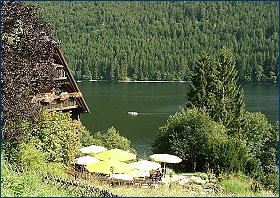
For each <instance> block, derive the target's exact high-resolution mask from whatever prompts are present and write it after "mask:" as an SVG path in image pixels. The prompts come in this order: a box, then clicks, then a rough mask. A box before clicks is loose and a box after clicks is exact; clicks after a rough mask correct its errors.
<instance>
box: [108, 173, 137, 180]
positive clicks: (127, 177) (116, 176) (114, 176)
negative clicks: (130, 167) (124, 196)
mask: <svg viewBox="0 0 280 198" xmlns="http://www.w3.org/2000/svg"><path fill="white" fill-rule="evenodd" d="M111 178H113V179H121V180H127V181H132V180H133V177H131V176H130V175H127V174H122V173H119V174H114V175H113V176H112V177H111Z"/></svg>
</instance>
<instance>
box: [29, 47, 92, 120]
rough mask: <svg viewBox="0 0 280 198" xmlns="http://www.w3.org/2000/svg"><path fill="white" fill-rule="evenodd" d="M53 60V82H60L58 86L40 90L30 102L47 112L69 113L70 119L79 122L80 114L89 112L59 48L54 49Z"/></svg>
mask: <svg viewBox="0 0 280 198" xmlns="http://www.w3.org/2000/svg"><path fill="white" fill-rule="evenodd" d="M54 59H55V61H54V63H53V67H55V69H56V70H57V77H56V78H55V80H56V81H60V82H61V83H60V86H59V87H51V88H50V89H49V90H42V91H41V92H40V93H37V94H36V96H34V97H33V99H32V100H33V102H38V103H40V104H41V105H43V106H44V107H45V108H46V109H47V110H49V111H67V112H71V116H72V119H74V120H78V121H80V114H81V113H90V110H89V108H88V106H87V104H86V102H85V99H84V97H83V95H82V93H81V91H80V90H79V87H78V85H77V83H76V81H75V80H74V78H73V76H72V74H71V73H70V70H69V67H68V65H67V63H66V61H65V59H64V57H63V55H62V53H61V51H60V49H59V48H56V49H55V53H54Z"/></svg>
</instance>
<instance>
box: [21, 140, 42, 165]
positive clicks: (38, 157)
mask: <svg viewBox="0 0 280 198" xmlns="http://www.w3.org/2000/svg"><path fill="white" fill-rule="evenodd" d="M19 162H20V163H19V164H18V168H20V169H21V168H23V169H24V170H39V169H41V168H43V167H44V166H45V163H46V162H45V154H44V153H43V152H42V151H40V150H38V149H36V148H35V147H34V143H33V142H32V141H31V142H29V143H27V144H25V143H23V144H22V145H20V151H19Z"/></svg>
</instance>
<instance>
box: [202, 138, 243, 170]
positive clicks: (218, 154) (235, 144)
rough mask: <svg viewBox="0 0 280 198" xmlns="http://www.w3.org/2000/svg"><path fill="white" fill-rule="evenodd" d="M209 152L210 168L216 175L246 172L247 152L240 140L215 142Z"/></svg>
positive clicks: (211, 144)
mask: <svg viewBox="0 0 280 198" xmlns="http://www.w3.org/2000/svg"><path fill="white" fill-rule="evenodd" d="M208 149H209V150H208V151H207V156H208V163H209V167H210V168H211V169H212V170H213V171H214V172H215V173H216V174H220V173H221V172H239V171H244V169H245V164H246V161H247V150H246V147H245V145H244V144H243V143H241V142H240V141H238V140H234V139H229V140H226V141H213V142H211V143H210V146H209V148H208Z"/></svg>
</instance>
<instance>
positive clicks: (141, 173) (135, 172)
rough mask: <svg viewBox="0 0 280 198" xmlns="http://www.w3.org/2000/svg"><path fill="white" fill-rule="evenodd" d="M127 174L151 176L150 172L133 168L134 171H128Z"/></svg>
mask: <svg viewBox="0 0 280 198" xmlns="http://www.w3.org/2000/svg"><path fill="white" fill-rule="evenodd" d="M126 174H127V175H129V176H131V177H149V176H150V173H149V172H146V171H140V170H132V171H130V172H128V173H126Z"/></svg>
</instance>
